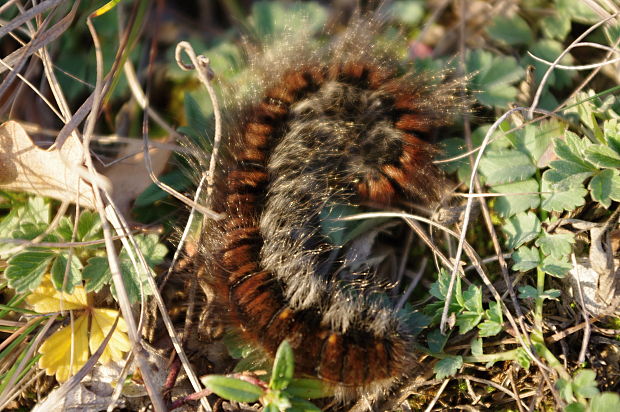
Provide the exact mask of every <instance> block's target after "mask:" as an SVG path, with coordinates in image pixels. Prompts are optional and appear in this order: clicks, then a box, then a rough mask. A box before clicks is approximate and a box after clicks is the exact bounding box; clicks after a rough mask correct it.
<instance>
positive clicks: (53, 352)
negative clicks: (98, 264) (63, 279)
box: [26, 276, 131, 382]
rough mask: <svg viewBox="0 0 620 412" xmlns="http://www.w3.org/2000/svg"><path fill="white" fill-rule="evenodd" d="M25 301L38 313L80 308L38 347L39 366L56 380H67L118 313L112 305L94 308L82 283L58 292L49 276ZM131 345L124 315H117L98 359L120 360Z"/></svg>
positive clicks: (102, 337) (85, 358) (98, 342)
mask: <svg viewBox="0 0 620 412" xmlns="http://www.w3.org/2000/svg"><path fill="white" fill-rule="evenodd" d="M26 302H28V304H29V305H31V306H32V307H33V309H34V310H35V311H37V312H39V313H50V312H60V311H61V310H79V311H82V313H81V314H80V315H79V316H78V317H77V319H76V320H75V322H73V324H72V325H67V326H65V327H63V328H61V329H60V330H58V331H56V332H54V333H53V334H52V335H51V336H50V337H49V338H47V339H46V340H45V342H43V344H42V345H41V347H40V348H39V353H41V358H40V359H39V367H40V368H41V369H45V372H46V373H47V374H48V375H56V379H57V380H58V381H59V382H64V381H66V380H67V379H69V377H71V376H72V375H74V374H75V373H76V372H77V371H78V370H79V369H80V368H81V367H82V366H84V364H85V363H86V361H87V360H88V358H89V357H90V355H91V354H93V353H95V351H96V350H97V349H98V348H99V345H101V343H102V342H103V340H104V339H105V337H106V336H107V334H108V333H109V332H110V329H111V328H112V325H114V321H115V320H116V317H117V316H118V311H117V310H114V309H97V308H93V307H92V302H91V299H90V297H89V296H88V295H87V294H86V291H85V290H84V288H83V287H81V286H76V287H75V288H74V290H73V293H72V294H68V293H64V292H59V291H58V290H56V288H55V287H54V285H52V282H51V280H50V277H49V276H45V278H44V279H43V281H42V282H41V285H39V287H38V288H36V289H35V290H34V292H32V293H31V294H30V295H28V296H27V297H26ZM72 348H73V351H72V350H71V349H72ZM130 348H131V344H130V342H129V338H128V337H127V324H126V323H125V321H124V320H123V318H119V319H118V324H117V325H116V329H115V330H114V332H113V333H112V337H111V338H110V341H109V342H108V345H107V346H106V348H105V349H104V351H103V353H102V354H101V357H100V358H99V362H100V363H107V362H109V361H110V360H113V361H119V360H121V359H123V354H124V353H125V352H127V351H129V349H130Z"/></svg>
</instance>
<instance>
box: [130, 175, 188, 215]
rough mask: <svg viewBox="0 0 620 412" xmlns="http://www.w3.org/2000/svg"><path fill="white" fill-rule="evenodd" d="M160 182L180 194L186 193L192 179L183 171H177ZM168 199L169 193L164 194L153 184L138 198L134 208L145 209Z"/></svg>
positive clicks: (165, 176) (162, 177)
mask: <svg viewBox="0 0 620 412" xmlns="http://www.w3.org/2000/svg"><path fill="white" fill-rule="evenodd" d="M159 180H160V181H161V182H162V183H165V184H167V185H168V186H170V187H172V188H174V189H176V190H177V191H179V192H182V191H184V190H185V189H187V188H188V187H189V186H190V184H191V183H190V179H189V178H188V176H187V173H185V172H183V171H182V170H178V169H175V170H173V171H172V172H170V173H167V174H165V175H163V176H160V177H159ZM166 197H168V193H167V192H164V191H163V190H162V189H160V188H159V186H157V185H156V184H155V183H151V184H150V185H149V186H148V187H147V188H146V189H144V191H143V192H142V193H140V195H138V197H137V198H136V201H135V202H134V206H136V207H145V206H149V205H152V204H153V203H155V202H157V201H158V200H162V199H165V198H166Z"/></svg>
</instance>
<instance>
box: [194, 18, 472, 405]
mask: <svg viewBox="0 0 620 412" xmlns="http://www.w3.org/2000/svg"><path fill="white" fill-rule="evenodd" d="M377 27H378V25H377V24H376V23H374V22H372V21H368V20H363V21H362V20H360V21H357V22H356V23H354V24H351V25H350V27H349V28H348V29H347V30H346V32H345V33H344V34H342V35H340V36H339V37H338V39H337V40H335V41H333V42H331V43H329V44H328V45H327V46H325V47H322V48H318V49H316V50H310V49H309V47H308V46H305V45H303V44H300V43H299V42H294V41H292V40H291V39H287V42H286V44H280V45H278V47H272V48H270V49H269V50H265V51H264V52H263V53H260V54H259V55H260V56H259V57H257V58H255V60H253V61H252V63H251V65H252V67H253V68H254V73H255V76H256V79H257V84H258V86H257V87H256V89H255V90H254V94H253V97H252V98H250V99H249V101H248V99H243V100H242V99H239V98H236V97H235V91H234V90H231V91H230V92H229V95H228V96H227V98H226V109H225V110H224V115H225V116H226V117H227V119H228V120H227V121H226V124H225V132H224V139H225V143H224V144H225V150H224V153H225V155H224V156H223V159H221V162H222V164H221V167H220V168H219V171H218V174H217V176H216V182H217V183H216V186H217V187H216V190H215V192H214V195H213V202H214V209H215V210H216V211H217V212H220V213H222V214H223V215H224V216H225V218H224V219H223V220H222V221H219V222H212V223H210V224H209V225H208V227H207V228H206V229H205V232H204V234H203V238H204V245H203V250H202V255H203V258H204V259H205V264H206V267H207V270H206V272H207V276H206V279H203V281H205V282H207V283H208V284H209V285H210V286H211V287H212V288H213V289H214V291H215V295H216V299H218V302H217V303H216V304H217V305H219V306H220V307H221V308H223V309H224V311H225V316H224V318H225V322H226V323H227V324H228V325H229V326H230V327H231V328H233V329H235V330H236V331H238V332H239V333H240V334H241V336H242V337H243V338H244V339H246V340H247V341H249V342H250V343H252V344H253V345H254V346H256V347H257V348H259V349H260V350H262V351H263V352H264V353H265V354H267V355H269V356H273V355H274V354H275V352H276V349H277V347H278V346H279V344H280V343H281V342H282V341H283V340H284V339H287V340H289V342H290V343H291V345H292V347H293V349H294V352H295V362H296V370H297V371H298V372H301V373H303V374H307V375H312V376H317V377H320V378H322V379H324V380H325V381H327V382H330V383H332V384H333V385H334V386H335V388H336V389H338V390H339V392H340V393H341V394H344V395H346V394H350V393H353V394H360V393H363V392H365V391H369V390H375V389H377V388H385V387H388V386H390V385H391V384H392V383H393V382H394V381H395V380H396V379H398V378H401V377H403V376H406V375H408V374H409V373H411V372H412V370H413V368H414V367H415V364H416V354H415V353H414V352H413V351H412V347H411V346H412V345H411V344H412V341H413V340H412V339H413V338H412V336H411V333H410V331H409V329H408V327H407V326H406V323H405V321H404V319H403V318H402V316H401V315H399V314H398V313H396V311H395V310H394V309H393V306H392V305H391V304H389V303H388V302H389V300H387V301H386V299H385V294H384V293H382V292H384V291H383V290H382V288H381V287H380V285H373V281H372V276H370V275H369V274H365V275H364V274H362V275H361V277H362V278H364V276H366V280H367V281H366V282H362V281H360V274H357V275H358V276H357V277H353V280H351V277H347V276H343V274H342V272H341V271H337V270H336V269H337V268H338V267H339V265H340V264H341V263H342V261H340V262H338V264H334V261H333V259H329V258H328V256H329V255H330V254H332V252H333V251H334V250H335V248H336V247H335V246H334V245H333V244H331V243H330V241H329V240H328V238H327V237H326V236H325V235H324V234H322V232H321V228H320V225H321V223H320V213H321V211H322V210H323V209H324V208H326V207H330V206H331V205H334V204H360V203H361V202H371V203H373V204H376V205H379V206H381V205H395V204H398V203H399V202H400V201H403V200H415V201H418V202H424V203H429V202H436V201H437V200H439V198H440V197H441V196H442V193H443V192H444V190H445V189H444V187H445V184H444V180H443V177H442V174H441V173H440V171H439V170H438V169H437V168H436V166H434V165H433V163H432V161H433V157H434V155H435V154H436V152H437V150H436V148H435V147H434V146H433V145H431V144H430V143H428V142H426V141H425V140H424V138H425V136H426V135H427V134H428V133H429V132H431V131H433V130H434V129H436V128H438V127H440V126H443V125H446V124H448V123H449V122H450V121H451V119H452V118H453V116H454V114H455V113H458V112H460V111H461V109H462V107H463V101H462V99H459V98H458V95H459V92H460V91H461V90H462V81H459V80H454V81H448V82H446V81H441V80H438V79H440V78H441V77H442V76H441V75H431V74H428V73H425V74H420V73H418V74H416V73H411V72H407V71H406V68H403V67H402V64H401V63H400V62H399V61H398V60H397V59H396V58H395V57H394V56H393V55H392V54H390V53H389V52H386V51H385V50H383V49H381V48H379V47H378V46H377V45H375V44H374V43H373V37H374V35H375V34H376V32H377ZM274 49H276V50H277V51H276V52H274Z"/></svg>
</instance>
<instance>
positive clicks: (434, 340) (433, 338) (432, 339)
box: [426, 329, 450, 353]
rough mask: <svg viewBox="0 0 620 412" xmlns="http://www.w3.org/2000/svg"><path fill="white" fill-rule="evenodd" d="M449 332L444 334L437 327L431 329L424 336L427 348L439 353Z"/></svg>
mask: <svg viewBox="0 0 620 412" xmlns="http://www.w3.org/2000/svg"><path fill="white" fill-rule="evenodd" d="M449 336H450V334H447V335H444V334H442V333H441V331H440V330H439V329H433V330H432V331H431V332H429V334H428V336H427V337H426V341H427V343H428V348H429V349H430V351H431V352H433V353H440V352H441V351H443V347H444V346H445V345H446V342H447V341H448V337H449Z"/></svg>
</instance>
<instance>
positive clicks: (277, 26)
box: [249, 1, 327, 41]
mask: <svg viewBox="0 0 620 412" xmlns="http://www.w3.org/2000/svg"><path fill="white" fill-rule="evenodd" d="M249 20H250V23H251V24H252V26H253V27H254V29H255V30H256V33H257V34H258V36H259V37H260V38H261V39H263V40H267V41H269V40H272V39H277V38H279V37H280V36H282V34H284V33H286V32H291V31H293V32H297V33H298V34H300V35H301V34H305V35H306V36H307V37H308V38H309V37H311V36H312V34H313V33H316V32H317V31H318V30H319V29H320V28H322V27H323V26H324V24H325V22H326V21H327V10H326V9H325V8H324V7H323V6H321V5H319V4H318V3H314V2H312V3H293V4H281V3H280V2H275V1H260V2H256V3H254V4H253V5H252V15H251V16H250V19H249Z"/></svg>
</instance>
